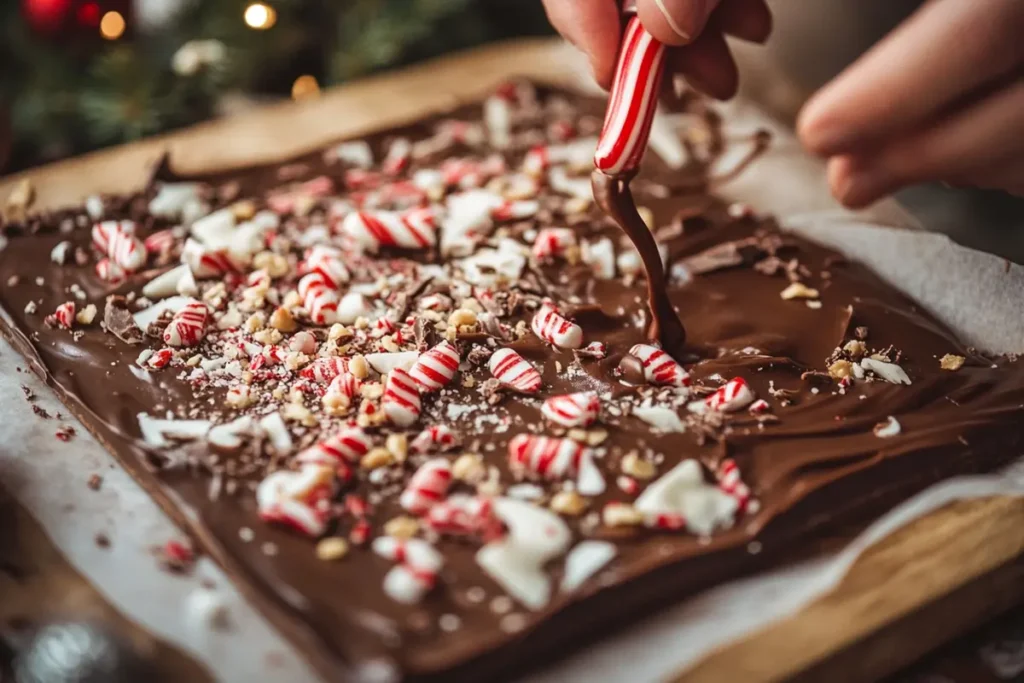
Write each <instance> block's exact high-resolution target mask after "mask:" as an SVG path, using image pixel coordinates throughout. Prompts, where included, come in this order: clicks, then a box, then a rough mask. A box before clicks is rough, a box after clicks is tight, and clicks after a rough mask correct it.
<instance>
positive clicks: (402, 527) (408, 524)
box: [384, 515, 420, 539]
mask: <svg viewBox="0 0 1024 683" xmlns="http://www.w3.org/2000/svg"><path fill="white" fill-rule="evenodd" d="M419 530H420V523H419V521H418V520H416V519H415V518H413V517H409V516H407V515H400V516H398V517H392V518H391V519H389V520H388V521H387V522H385V523H384V535H386V536H392V537H393V538H401V539H406V538H412V537H413V536H415V535H416V532H417V531H419Z"/></svg>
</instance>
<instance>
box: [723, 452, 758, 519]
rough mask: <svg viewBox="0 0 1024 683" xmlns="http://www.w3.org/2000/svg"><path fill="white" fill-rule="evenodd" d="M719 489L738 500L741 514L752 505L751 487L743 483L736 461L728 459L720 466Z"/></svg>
mask: <svg viewBox="0 0 1024 683" xmlns="http://www.w3.org/2000/svg"><path fill="white" fill-rule="evenodd" d="M718 487H719V488H720V489H722V491H724V492H725V493H727V494H728V495H730V496H732V497H733V498H734V499H735V500H736V503H737V506H738V508H737V509H738V510H739V512H743V511H744V510H746V509H747V506H748V505H749V504H750V487H748V486H747V485H746V484H745V483H743V479H742V478H741V477H740V468H739V467H738V466H737V465H736V461H735V460H732V459H731V458H726V459H725V460H723V461H722V462H721V464H720V465H719V466H718Z"/></svg>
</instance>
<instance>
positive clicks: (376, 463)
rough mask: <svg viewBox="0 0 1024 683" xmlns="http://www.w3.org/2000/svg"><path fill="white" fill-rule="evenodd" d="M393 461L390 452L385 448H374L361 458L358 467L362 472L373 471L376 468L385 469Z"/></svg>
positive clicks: (393, 458)
mask: <svg viewBox="0 0 1024 683" xmlns="http://www.w3.org/2000/svg"><path fill="white" fill-rule="evenodd" d="M394 461H395V457H394V456H393V455H391V451H389V450H388V449H386V448H374V449H373V450H371V451H370V452H369V453H367V454H366V455H364V456H363V459H362V460H360V461H359V465H360V467H362V468H363V469H364V470H375V469H377V468H378V467H387V466H388V465H390V464H392V463H393V462H394Z"/></svg>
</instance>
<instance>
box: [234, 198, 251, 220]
mask: <svg viewBox="0 0 1024 683" xmlns="http://www.w3.org/2000/svg"><path fill="white" fill-rule="evenodd" d="M231 213H233V214H234V215H235V220H239V221H247V220H249V219H250V218H252V217H253V216H255V215H256V203H255V202H254V201H252V200H251V199H246V200H243V201H240V202H235V203H234V204H232V205H231Z"/></svg>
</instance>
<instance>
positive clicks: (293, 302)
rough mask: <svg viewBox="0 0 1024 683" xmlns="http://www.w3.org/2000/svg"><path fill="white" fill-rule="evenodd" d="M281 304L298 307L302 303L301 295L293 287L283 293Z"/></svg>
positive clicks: (286, 306)
mask: <svg viewBox="0 0 1024 683" xmlns="http://www.w3.org/2000/svg"><path fill="white" fill-rule="evenodd" d="M281 305H282V306H284V307H285V308H298V307H299V306H301V305H302V297H301V296H299V293H298V292H296V291H295V290H294V289H293V290H291V291H289V292H288V293H287V294H285V295H284V300H283V301H282V302H281Z"/></svg>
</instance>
